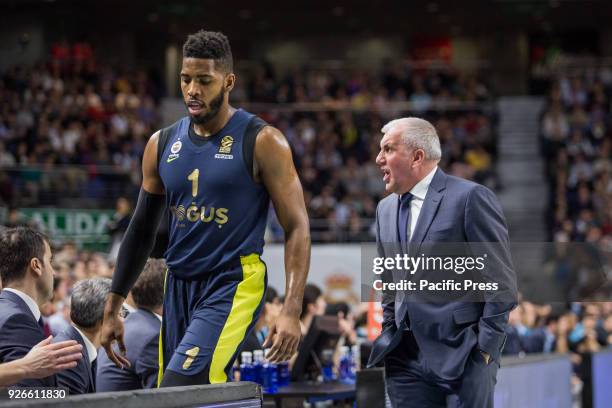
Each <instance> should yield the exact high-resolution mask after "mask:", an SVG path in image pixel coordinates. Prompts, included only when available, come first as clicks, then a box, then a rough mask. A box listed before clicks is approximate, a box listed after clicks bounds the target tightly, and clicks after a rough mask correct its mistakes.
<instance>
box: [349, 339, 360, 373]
mask: <svg viewBox="0 0 612 408" xmlns="http://www.w3.org/2000/svg"><path fill="white" fill-rule="evenodd" d="M360 368H361V348H360V346H359V344H355V345H354V346H353V347H351V378H352V379H353V381H357V371H358V370H359V369H360Z"/></svg>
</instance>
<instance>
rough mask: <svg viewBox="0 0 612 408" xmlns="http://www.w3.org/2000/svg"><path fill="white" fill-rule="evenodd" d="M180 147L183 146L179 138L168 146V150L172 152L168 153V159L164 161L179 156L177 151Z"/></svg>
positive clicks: (168, 161)
mask: <svg viewBox="0 0 612 408" xmlns="http://www.w3.org/2000/svg"><path fill="white" fill-rule="evenodd" d="M181 147H183V143H181V141H180V140H178V141H176V142H174V144H173V145H172V147H171V148H170V151H171V152H172V153H171V154H169V155H168V159H166V163H170V162H173V161H174V160H176V159H178V158H179V154H178V152H179V151H180V150H181Z"/></svg>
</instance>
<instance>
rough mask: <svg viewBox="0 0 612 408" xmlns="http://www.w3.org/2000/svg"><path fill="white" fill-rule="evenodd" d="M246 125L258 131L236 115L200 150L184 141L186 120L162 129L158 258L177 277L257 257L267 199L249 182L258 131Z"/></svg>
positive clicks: (240, 112) (202, 274)
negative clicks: (164, 233)
mask: <svg viewBox="0 0 612 408" xmlns="http://www.w3.org/2000/svg"><path fill="white" fill-rule="evenodd" d="M253 123H256V124H257V123H259V124H261V123H263V125H265V122H263V121H262V120H261V119H259V118H257V117H256V116H255V115H253V114H250V113H248V112H245V111H243V110H242V109H238V110H237V111H236V112H234V114H233V115H232V117H231V118H230V119H229V121H228V122H227V124H226V125H225V126H224V127H223V128H222V129H221V130H220V131H219V132H217V133H216V134H214V135H211V136H210V137H208V138H206V141H205V142H204V143H203V144H202V145H200V143H197V144H196V143H194V142H193V141H192V140H191V138H190V136H189V132H194V130H193V128H192V126H191V120H190V118H189V117H184V118H182V119H180V120H179V121H178V122H176V123H175V124H174V125H172V126H170V127H169V128H166V129H165V131H166V132H168V134H167V142H166V143H165V145H164V146H161V145H160V146H159V148H161V149H162V150H161V154H158V169H159V174H160V177H161V179H162V182H163V184H164V187H165V190H166V202H167V206H168V210H169V212H170V214H169V215H170V216H169V235H170V236H169V244H168V248H167V250H166V252H165V254H164V258H165V259H166V263H167V265H168V268H169V269H170V271H171V272H172V273H174V274H175V275H176V276H177V277H179V278H182V279H201V278H205V277H206V276H207V275H208V274H210V273H211V272H214V271H215V270H222V269H224V268H228V267H230V266H231V265H233V264H234V263H236V262H238V264H239V263H240V256H245V255H249V254H253V253H256V254H259V255H261V254H262V252H263V245H264V232H265V227H266V221H267V218H268V207H269V202H270V199H269V196H268V192H267V191H266V189H265V187H264V186H263V185H262V184H260V183H256V182H255V181H254V180H253V177H252V163H253V155H254V139H255V137H256V133H257V132H258V131H259V129H261V127H263V125H259V127H256V128H255V129H256V130H253V129H254V127H253ZM194 134H195V133H192V137H193V135H194ZM249 135H250V137H247V136H249ZM196 137H199V136H196ZM160 140H161V138H160ZM249 166H250V168H249Z"/></svg>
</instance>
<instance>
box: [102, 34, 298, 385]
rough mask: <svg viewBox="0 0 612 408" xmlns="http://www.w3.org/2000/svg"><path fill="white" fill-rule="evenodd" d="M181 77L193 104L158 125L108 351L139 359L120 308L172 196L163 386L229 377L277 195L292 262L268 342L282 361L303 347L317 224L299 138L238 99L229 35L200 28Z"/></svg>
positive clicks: (253, 309) (259, 287)
mask: <svg viewBox="0 0 612 408" xmlns="http://www.w3.org/2000/svg"><path fill="white" fill-rule="evenodd" d="M180 81H181V89H182V93H183V98H184V101H185V104H186V105H187V110H188V112H189V115H188V116H186V117H184V118H182V119H180V120H179V121H178V122H176V123H174V124H173V125H171V126H170V127H168V128H165V129H162V130H161V131H158V132H156V133H155V134H154V135H153V136H152V137H151V138H150V139H149V142H148V143H147V146H146V148H145V152H144V158H143V164H142V171H143V181H142V188H141V190H140V195H139V198H138V204H137V207H136V209H135V211H134V216H133V218H132V220H131V222H130V226H129V228H128V230H127V232H126V234H125V237H124V239H123V243H122V245H121V249H120V251H119V255H118V259H117V267H116V270H115V273H114V276H113V285H112V293H111V294H110V296H109V298H108V302H107V304H106V310H105V317H104V328H103V333H102V344H103V346H104V348H105V350H106V352H107V354H108V356H109V358H110V359H111V360H113V361H114V362H115V364H117V365H118V366H122V365H127V364H129V363H128V362H127V360H126V359H125V345H124V343H123V323H122V322H121V320H120V318H119V312H120V310H121V305H122V304H123V301H124V299H125V297H126V295H127V293H128V291H129V290H130V288H131V287H132V285H133V284H134V282H135V281H136V279H137V278H138V275H139V274H140V272H141V271H142V269H143V265H144V263H145V261H146V260H147V257H148V256H149V253H150V252H151V248H152V246H153V242H154V237H155V232H156V230H157V227H158V225H159V221H160V217H161V215H162V212H163V210H164V208H165V207H166V205H167V208H168V209H169V211H170V221H169V223H170V225H169V230H170V239H169V244H168V248H167V250H166V253H165V255H164V258H165V259H166V263H167V265H168V271H167V274H166V282H165V295H164V308H163V316H164V318H163V323H162V329H161V334H160V342H159V344H160V350H159V360H160V370H159V376H158V386H162V387H164V386H178V385H192V384H206V383H220V382H226V381H227V379H228V378H229V371H230V369H231V367H232V364H233V362H234V359H235V358H236V355H237V353H238V352H239V351H240V349H241V346H242V343H243V342H244V339H245V338H246V337H247V335H248V334H249V332H250V330H251V329H252V328H253V326H254V324H255V323H256V322H257V319H258V317H259V314H260V312H261V308H262V305H263V302H264V293H265V289H266V284H267V276H266V274H267V271H266V266H265V264H264V263H263V262H262V261H261V259H260V255H261V254H262V252H263V245H264V239H263V237H264V230H265V226H266V220H267V213H268V207H269V200H270V199H272V203H273V204H274V208H275V210H276V213H277V215H278V218H279V220H280V222H281V224H282V226H283V228H284V230H285V273H286V292H285V302H284V305H283V309H282V313H281V315H280V317H279V318H278V319H277V321H276V326H275V327H274V328H273V330H271V332H270V335H269V336H268V338H267V339H266V344H265V346H270V345H271V351H270V354H269V360H271V361H273V362H279V361H285V360H288V359H289V358H290V357H291V356H292V355H293V354H294V353H295V352H296V350H297V346H298V342H299V339H300V325H299V316H300V311H301V304H302V296H303V291H304V285H305V282H306V275H307V272H308V268H309V264H310V227H309V223H308V216H307V213H306V208H305V204H304V197H303V192H302V187H301V184H300V181H299V179H298V176H297V173H296V170H295V166H294V164H293V159H292V156H291V150H290V147H289V144H288V143H287V140H286V139H285V137H284V136H283V134H282V133H281V132H279V131H278V130H277V129H275V128H274V127H272V126H269V125H268V124H266V123H265V122H264V121H263V120H261V119H260V118H258V117H256V116H255V115H253V114H250V113H248V112H246V111H244V110H242V109H235V108H233V107H232V106H230V105H229V102H228V97H229V93H230V92H231V90H232V88H233V87H234V83H235V81H236V76H235V75H234V73H233V72H232V53H231V49H230V45H229V41H228V39H227V37H226V36H225V35H223V34H222V33H218V32H210V31H199V32H197V33H195V34H192V35H190V36H189V37H188V38H187V41H186V42H185V44H184V46H183V63H182V69H181V77H180ZM275 272H276V271H275ZM114 342H116V343H117V346H118V350H117V348H115V349H113V347H112V343H114Z"/></svg>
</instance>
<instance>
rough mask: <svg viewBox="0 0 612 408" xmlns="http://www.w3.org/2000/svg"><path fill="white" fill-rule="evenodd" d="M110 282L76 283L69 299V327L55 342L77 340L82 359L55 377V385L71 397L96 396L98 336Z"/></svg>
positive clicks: (108, 280)
mask: <svg viewBox="0 0 612 408" xmlns="http://www.w3.org/2000/svg"><path fill="white" fill-rule="evenodd" d="M110 287H111V280H110V279H105V278H97V279H86V280H82V281H79V282H77V283H76V284H75V285H74V288H73V289H72V296H71V297H70V306H71V307H70V319H71V320H72V325H71V326H70V328H69V329H67V330H65V331H63V332H62V333H60V334H59V335H58V336H57V337H56V340H57V341H61V340H76V341H77V342H78V343H79V344H81V345H82V346H83V358H82V359H81V361H79V363H78V364H77V366H76V367H74V368H71V369H68V370H66V371H63V372H61V373H59V374H58V375H57V385H58V386H60V387H65V388H67V389H68V392H69V393H70V394H71V395H75V394H88V393H94V392H96V364H97V363H96V359H97V357H98V351H97V350H98V349H99V348H100V332H101V330H102V318H103V316H104V305H105V303H106V297H107V296H108V292H110Z"/></svg>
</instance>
